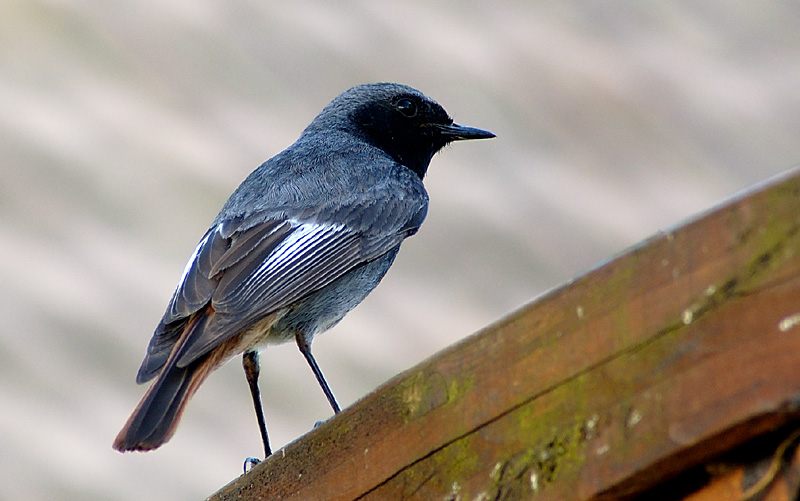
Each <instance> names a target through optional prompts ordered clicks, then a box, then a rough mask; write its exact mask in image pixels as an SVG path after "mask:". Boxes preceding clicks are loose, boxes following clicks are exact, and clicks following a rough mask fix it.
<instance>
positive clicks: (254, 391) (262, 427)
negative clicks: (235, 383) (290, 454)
mask: <svg viewBox="0 0 800 501" xmlns="http://www.w3.org/2000/svg"><path fill="white" fill-rule="evenodd" d="M242 366H243V367H244V376H245V377H246V378H247V384H248V385H250V395H252V396H253V407H255V409H256V419H258V429H259V431H261V441H262V442H264V457H265V458H267V457H268V456H269V455H270V454H272V449H270V447H269V438H268V437H267V423H266V421H264V409H263V408H262V407H261V393H260V392H259V391H258V374H259V372H260V371H261V366H260V365H259V363H258V352H257V351H246V352H244V355H242Z"/></svg>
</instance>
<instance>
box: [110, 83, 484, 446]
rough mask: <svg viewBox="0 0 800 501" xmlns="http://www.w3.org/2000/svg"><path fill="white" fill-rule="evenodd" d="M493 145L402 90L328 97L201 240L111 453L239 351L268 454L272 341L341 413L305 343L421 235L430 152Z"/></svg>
mask: <svg viewBox="0 0 800 501" xmlns="http://www.w3.org/2000/svg"><path fill="white" fill-rule="evenodd" d="M491 137H494V134H492V133H491V132H487V131H484V130H480V129H474V128H471V127H464V126H461V125H457V124H455V123H453V120H452V119H451V118H450V117H449V116H448V115H447V113H446V112H445V111H444V109H443V108H442V107H441V106H439V104H437V103H436V102H435V101H433V100H432V99H430V98H429V97H427V96H425V95H424V94H422V93H421V92H419V91H418V90H416V89H413V88H411V87H408V86H405V85H400V84H394V83H379V84H367V85H360V86H357V87H354V88H352V89H350V90H348V91H346V92H344V93H342V94H341V95H340V96H338V97H337V98H336V99H334V100H333V101H332V102H331V103H330V104H329V105H328V106H326V107H325V109H323V110H322V112H321V113H320V114H319V115H318V116H317V117H316V118H315V119H314V120H313V121H312V122H311V124H310V125H309V126H308V127H307V128H306V129H305V131H303V133H302V134H301V135H300V138H299V139H298V140H297V141H296V142H295V143H294V144H292V145H291V146H289V147H288V148H287V149H286V150H284V151H282V152H281V153H279V154H277V155H276V156H274V157H273V158H271V159H270V160H267V161H266V162H264V163H263V164H262V165H261V166H260V167H259V168H257V169H256V170H255V171H253V172H252V173H251V174H250V175H249V176H248V177H247V179H245V181H244V182H243V183H242V184H241V185H240V186H239V188H237V189H236V191H235V192H234V193H233V195H231V197H230V198H229V199H228V201H227V202H226V203H225V205H224V206H223V207H222V210H221V211H220V213H219V215H218V216H217V218H216V219H215V220H214V222H213V223H212V224H211V228H210V229H209V230H208V231H207V232H206V234H205V235H204V236H203V238H202V239H201V240H200V243H199V244H198V245H197V248H196V249H195V251H194V253H193V254H192V256H191V258H189V262H188V263H187V264H186V268H185V269H184V271H183V275H182V276H181V279H180V282H179V283H178V287H177V289H176V290H175V293H174V294H173V296H172V299H171V300H170V302H169V306H168V307H167V311H166V313H164V317H163V318H162V319H161V323H159V325H158V327H157V328H156V330H155V333H154V334H153V338H152V339H151V340H150V344H149V346H148V347H147V355H146V356H145V358H144V361H143V362H142V366H141V367H140V368H139V373H138V374H137V376H136V381H137V382H138V383H144V382H146V381H149V380H151V379H153V378H155V381H154V382H153V384H152V385H151V386H150V389H148V390H147V393H145V395H144V397H143V398H142V400H141V402H139V405H138V406H137V407H136V410H134V411H133V414H132V415H131V417H130V418H129V419H128V422H127V423H125V426H124V427H123V428H122V431H120V432H119V435H117V438H116V439H115V440H114V448H115V449H117V450H119V451H133V450H138V451H147V450H151V449H155V448H156V447H159V446H160V445H162V444H163V443H165V442H166V441H167V440H169V439H170V437H171V436H172V434H173V433H174V432H175V428H176V427H177V424H178V420H179V419H180V416H181V414H182V413H183V411H184V409H185V408H186V404H187V402H188V401H189V399H190V398H191V396H192V395H193V394H194V393H195V391H197V388H198V387H199V386H200V384H202V382H203V381H204V380H205V379H206V377H207V376H208V375H209V374H210V373H211V372H212V371H213V370H215V369H216V368H218V367H219V366H220V365H222V364H223V363H225V362H226V361H228V360H229V359H230V358H232V357H234V356H236V355H238V354H240V353H243V354H244V357H243V364H244V368H245V375H246V376H247V381H248V383H249V385H250V390H251V393H252V395H253V403H254V405H255V409H256V415H257V418H258V422H259V428H260V431H261V436H262V441H263V443H264V453H265V454H266V455H269V454H270V453H271V450H270V447H269V442H268V439H267V431H266V426H265V424H264V417H263V412H262V408H261V399H260V397H259V391H258V372H259V365H258V352H257V349H258V348H259V347H260V346H263V345H266V344H270V343H282V342H286V341H290V340H294V341H295V342H296V343H297V346H298V347H299V348H300V352H301V353H302V354H303V355H304V356H305V358H306V360H307V361H308V364H309V365H310V366H311V370H312V371H313V372H314V375H315V376H316V378H317V381H318V382H319V384H320V386H321V387H322V390H323V391H324V392H325V396H326V397H327V398H328V401H329V402H330V404H331V407H333V410H334V412H339V405H338V404H337V403H336V400H335V398H334V396H333V393H332V392H331V390H330V388H329V387H328V384H327V383H326V382H325V378H324V377H323V375H322V372H321V371H320V369H319V366H318V365H317V363H316V361H315V360H314V357H313V356H312V354H311V341H312V339H313V338H314V336H315V335H317V334H319V333H321V332H324V331H325V330H327V329H329V328H331V327H333V326H334V325H335V324H336V323H337V322H339V320H341V319H342V317H344V315H345V314H346V313H347V312H349V311H350V310H351V309H353V308H354V307H355V306H356V305H357V304H358V303H360V302H361V301H362V300H363V299H364V298H365V297H366V296H367V294H369V293H370V292H371V291H372V290H373V289H374V288H375V287H376V286H377V285H378V282H380V281H381V279H382V278H383V276H384V275H385V274H386V271H387V270H388V269H389V267H390V266H391V264H392V261H393V260H394V258H395V255H396V254H397V251H398V249H399V248H400V244H401V243H402V242H403V240H404V239H405V238H407V237H409V236H411V235H413V234H414V233H416V232H417V230H418V229H419V227H420V225H421V224H422V222H423V220H424V219H425V215H426V213H427V209H428V195H427V193H426V191H425V188H424V186H423V184H422V178H423V177H424V176H425V172H426V171H427V169H428V164H429V163H430V161H431V158H432V157H433V155H434V154H435V153H436V152H437V151H439V150H440V149H442V147H444V146H445V145H446V144H448V143H450V142H452V141H457V140H462V139H484V138H491Z"/></svg>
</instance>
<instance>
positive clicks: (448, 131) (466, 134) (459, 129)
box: [436, 123, 495, 141]
mask: <svg viewBox="0 0 800 501" xmlns="http://www.w3.org/2000/svg"><path fill="white" fill-rule="evenodd" d="M436 128H437V129H438V130H439V132H440V133H441V134H442V135H443V136H445V137H446V138H448V139H450V140H452V141H461V140H467V139H491V138H493V137H495V135H494V133H492V132H489V131H488V130H483V129H478V128H476V127H467V126H466V125H458V124H455V123H454V124H450V125H439V124H437V125H436Z"/></svg>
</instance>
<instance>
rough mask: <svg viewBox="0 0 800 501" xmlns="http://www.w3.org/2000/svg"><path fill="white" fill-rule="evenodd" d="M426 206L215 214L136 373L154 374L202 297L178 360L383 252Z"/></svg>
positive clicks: (405, 201) (184, 361) (418, 201)
mask: <svg viewBox="0 0 800 501" xmlns="http://www.w3.org/2000/svg"><path fill="white" fill-rule="evenodd" d="M379 198H380V197H379ZM335 205H336V204H331V206H330V207H333V206H335ZM426 209H427V198H426V197H424V196H423V197H421V198H414V197H411V198H403V197H400V198H394V199H392V198H391V197H385V198H382V200H381V201H380V202H379V201H377V200H368V201H364V200H363V199H362V200H361V202H360V203H350V204H349V203H346V202H345V203H342V202H340V203H339V204H338V206H336V207H335V208H331V209H327V210H326V208H325V207H321V208H318V209H317V210H315V211H309V210H308V209H306V210H304V211H298V212H295V213H294V214H287V213H286V212H285V211H273V212H268V211H262V212H260V213H254V214H250V215H248V216H247V217H232V218H227V219H223V220H222V221H218V223H217V224H216V225H215V226H214V227H212V228H211V229H210V230H209V231H208V232H207V233H206V235H205V236H204V237H203V239H202V240H201V241H200V243H199V244H198V246H197V248H196V249H195V251H194V253H193V254H192V257H191V259H190V260H189V263H188V264H187V265H186V268H185V270H184V273H183V275H182V277H181V280H180V282H179V285H178V288H177V289H176V291H175V293H174V295H173V297H172V300H171V301H170V304H169V306H168V308H167V312H166V313H165V314H164V317H163V319H162V321H161V323H160V324H159V326H158V328H157V329H156V332H155V334H154V335H153V339H152V340H151V342H150V346H149V347H148V354H147V356H146V357H145V360H144V362H143V363H142V367H141V368H140V371H139V377H137V380H139V379H142V380H147V379H150V378H152V377H153V376H154V375H155V374H157V373H158V371H159V370H160V368H161V367H162V366H163V364H164V363H165V361H166V360H167V358H168V357H169V354H170V352H171V351H172V350H173V349H174V346H175V340H176V339H177V338H178V336H179V333H180V332H181V331H182V330H183V325H185V324H186V323H187V322H188V321H189V319H190V318H191V317H192V315H195V314H199V313H198V312H202V311H204V308H205V307H206V306H208V305H209V304H210V305H211V307H212V308H213V311H214V314H213V316H212V317H211V318H209V319H208V322H206V323H205V324H204V328H203V329H197V330H195V331H194V332H192V333H191V336H190V338H188V339H186V340H185V341H184V342H181V346H180V348H179V349H180V350H181V351H180V353H179V354H178V356H177V357H176V361H177V362H176V364H177V365H178V366H179V367H185V366H186V365H188V364H190V363H192V362H193V361H195V360H197V359H198V358H199V357H201V356H203V355H204V354H206V353H208V352H209V351H210V350H212V349H213V348H214V347H216V346H219V345H220V344H221V343H223V342H225V341H227V340H228V339H230V338H231V337H233V336H234V335H236V334H237V333H239V332H240V331H241V330H242V329H244V328H246V327H248V326H249V325H252V324H254V323H255V322H257V321H258V320H259V319H261V318H263V317H264V316H265V315H268V314H270V313H273V312H275V311H278V310H279V309H281V308H283V307H286V306H288V305H291V304H292V303H294V302H296V301H298V300H299V299H302V298H303V297H305V296H307V295H309V294H311V293H313V292H315V291H317V290H319V289H321V288H323V287H325V286H326V285H328V284H330V283H331V282H333V281H334V280H336V279H337V278H339V277H341V276H342V275H344V274H346V273H347V272H348V271H350V270H352V269H353V268H355V267H357V266H359V265H361V264H363V263H366V262H368V261H371V260H373V259H376V258H378V257H380V256H381V255H383V254H385V253H386V252H389V251H391V250H392V249H394V248H395V247H397V246H398V245H400V243H401V242H402V241H403V239H404V238H405V237H407V236H409V235H411V234H413V233H414V232H415V231H416V230H417V228H418V227H419V225H420V224H421V223H422V220H423V219H424V217H425V211H426ZM320 220H323V221H326V222H319V221H320ZM328 221H332V222H328ZM376 222H380V224H376Z"/></svg>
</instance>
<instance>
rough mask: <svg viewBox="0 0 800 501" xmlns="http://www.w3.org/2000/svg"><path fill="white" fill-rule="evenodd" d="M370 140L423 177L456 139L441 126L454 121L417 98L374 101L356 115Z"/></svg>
mask: <svg viewBox="0 0 800 501" xmlns="http://www.w3.org/2000/svg"><path fill="white" fill-rule="evenodd" d="M353 119H354V121H355V122H356V124H357V125H358V127H359V129H360V130H361V131H362V132H363V133H364V135H365V136H366V138H367V139H368V140H369V141H370V142H371V143H372V144H374V145H375V146H377V147H379V148H381V149H382V150H383V151H385V152H387V153H388V154H390V155H391V156H392V157H393V158H394V159H395V160H397V161H398V162H399V163H401V164H403V165H405V166H407V167H408V168H410V169H411V170H413V171H414V172H416V173H417V174H418V175H419V176H420V177H422V176H424V175H425V171H426V170H427V169H428V164H429V163H430V161H431V158H432V157H433V155H434V154H435V153H436V152H437V151H439V150H440V149H442V147H444V145H446V144H447V143H449V142H450V141H452V140H453V139H455V138H454V137H450V136H447V135H445V134H442V129H440V128H439V127H438V126H445V127H447V126H452V124H453V119H452V118H450V117H449V116H448V115H447V112H445V111H444V109H443V108H442V107H441V106H439V105H438V104H437V103H435V102H433V101H431V100H429V99H425V98H423V97H420V96H417V95H413V94H407V93H403V94H398V95H395V96H392V97H390V98H388V99H378V100H374V101H371V102H369V103H367V104H365V105H363V106H361V107H360V108H359V109H358V110H356V111H355V113H354V114H353Z"/></svg>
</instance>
